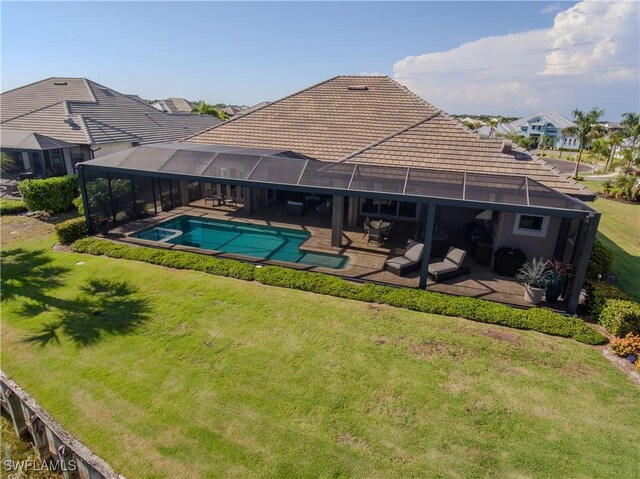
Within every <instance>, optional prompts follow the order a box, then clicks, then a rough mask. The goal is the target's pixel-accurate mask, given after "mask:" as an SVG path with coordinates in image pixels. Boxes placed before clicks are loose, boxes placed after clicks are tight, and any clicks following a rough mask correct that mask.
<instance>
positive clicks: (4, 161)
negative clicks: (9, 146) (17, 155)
mask: <svg viewBox="0 0 640 479" xmlns="http://www.w3.org/2000/svg"><path fill="white" fill-rule="evenodd" d="M12 165H13V158H12V157H11V155H10V154H9V153H5V152H4V151H3V152H2V154H1V155H0V173H2V174H4V173H6V172H7V171H9V170H10V169H11V166H12Z"/></svg>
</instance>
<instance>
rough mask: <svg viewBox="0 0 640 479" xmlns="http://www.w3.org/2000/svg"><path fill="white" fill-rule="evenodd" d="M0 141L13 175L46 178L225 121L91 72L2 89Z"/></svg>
mask: <svg viewBox="0 0 640 479" xmlns="http://www.w3.org/2000/svg"><path fill="white" fill-rule="evenodd" d="M0 110H1V115H0V133H1V135H0V139H1V141H0V146H1V148H2V152H3V153H6V154H9V155H10V156H12V157H13V160H14V161H13V166H12V169H11V171H10V172H9V175H7V176H11V175H14V176H17V177H18V178H19V179H22V178H46V177H50V176H62V175H66V174H72V173H74V172H75V165H76V163H79V162H81V161H86V160H89V159H91V158H96V157H100V156H103V155H106V154H109V153H114V152H117V151H120V150H124V149H127V148H131V147H132V146H137V145H142V144H148V143H157V142H161V141H170V140H173V141H176V140H180V139H182V138H185V137H187V136H190V135H193V134H195V133H198V132H200V131H202V130H204V129H207V128H210V127H212V126H215V125H217V124H218V123H220V120H218V119H217V118H215V117H213V116H209V115H196V114H181V115H176V114H168V113H165V112H162V111H158V110H156V109H155V108H153V107H151V106H150V105H148V104H146V103H145V102H143V101H140V100H139V99H138V98H137V97H135V96H134V95H123V94H122V93H118V92H117V91H115V90H112V89H111V88H108V87H105V86H103V85H100V84H98V83H96V82H93V81H91V80H88V79H86V78H47V79H46V80H41V81H38V82H35V83H31V84H29V85H25V86H22V87H19V88H16V89H14V90H10V91H7V92H4V93H2V94H1V95H0Z"/></svg>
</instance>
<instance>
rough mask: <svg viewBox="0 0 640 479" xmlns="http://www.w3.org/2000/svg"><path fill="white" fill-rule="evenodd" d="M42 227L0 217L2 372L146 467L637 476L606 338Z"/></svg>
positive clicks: (224, 473)
mask: <svg viewBox="0 0 640 479" xmlns="http://www.w3.org/2000/svg"><path fill="white" fill-rule="evenodd" d="M33 221H34V220H26V219H10V218H3V219H2V222H3V240H4V241H5V244H4V245H3V256H4V257H3V274H2V292H3V303H2V353H1V354H2V356H1V359H2V368H3V369H4V370H5V372H7V373H8V374H9V375H11V376H12V377H13V378H14V379H15V380H16V381H18V382H19V383H20V384H21V385H23V386H24V387H25V388H26V389H27V390H28V391H30V392H31V393H32V394H33V395H34V396H35V398H36V400H38V401H39V402H40V404H41V405H42V406H44V407H45V408H46V409H48V410H49V412H50V413H52V414H53V415H54V417H56V418H57V419H58V420H59V421H60V422H61V423H62V424H63V425H64V426H65V427H67V428H68V430H70V431H71V432H72V433H73V434H75V435H76V436H77V437H78V438H79V439H80V440H82V441H83V442H84V443H86V444H87V445H88V446H89V447H90V448H92V449H93V450H94V451H95V452H96V453H97V454H99V455H100V456H102V457H103V458H104V459H106V460H107V461H108V462H109V463H110V464H111V465H112V466H113V467H114V468H115V469H116V470H117V471H118V472H121V473H123V474H124V475H126V476H127V477H129V478H138V477H171V478H173V477H184V478H191V477H193V478H200V477H251V478H254V477H258V478H261V477H264V478H272V477H273V478H276V477H296V478H298V477H309V478H312V477H313V478H316V477H354V478H362V477H367V478H376V477H379V478H392V477H402V478H405V477H465V478H467V477H553V478H558V477H634V476H635V474H636V472H637V471H638V469H639V468H640V458H639V455H638V450H637V432H638V430H640V415H639V414H638V411H639V410H640V394H639V391H638V388H637V387H636V386H634V385H633V384H632V383H631V381H629V379H628V378H627V377H626V376H625V375H624V374H622V373H621V372H620V371H618V370H617V369H615V368H614V367H613V366H611V365H610V364H609V363H608V362H607V361H606V360H605V359H604V358H603V356H602V355H601V354H600V353H599V352H598V351H597V350H596V349H594V348H590V347H588V346H585V345H583V344H580V343H577V342H574V341H571V340H567V339H562V338H555V337H550V336H545V335H542V334H539V333H534V332H524V331H516V330H511V329H507V328H501V327H496V326H490V325H486V324H480V323H473V322H471V321H465V320H458V319H455V318H445V317H440V316H435V315H428V314H421V313H416V312H410V311H404V310H399V309H394V308H391V307H384V306H376V305H370V304H364V303H358V302H354V301H346V300H341V299H337V298H331V297H325V296H319V295H314V294H311V293H304V292H298V291H291V290H285V289H279V288H272V287H267V286H263V285H259V284H253V283H248V282H243V281H237V280H232V279H225V278H218V277H213V276H209V275H206V274H203V273H197V272H189V271H175V270H169V269H166V268H162V267H158V266H152V265H148V264H143V263H136V262H130V261H125V260H114V259H108V258H102V257H92V256H82V255H78V254H74V253H65V252H53V251H51V245H52V243H53V237H52V236H51V235H50V234H49V232H48V231H47V229H46V227H43V226H39V225H37V224H34V223H33ZM11 231H15V234H13V235H9V233H10V232H11ZM5 234H6V235H7V236H5ZM16 248H20V249H18V250H16ZM78 261H83V262H85V264H83V265H76V263H77V262H78Z"/></svg>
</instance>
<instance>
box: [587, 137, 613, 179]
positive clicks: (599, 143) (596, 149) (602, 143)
mask: <svg viewBox="0 0 640 479" xmlns="http://www.w3.org/2000/svg"><path fill="white" fill-rule="evenodd" d="M591 153H595V154H596V159H595V162H594V164H593V171H594V172H595V171H596V169H597V168H598V163H599V162H600V157H601V156H605V157H606V156H607V155H609V142H608V141H607V140H606V139H605V138H596V139H595V140H593V141H592V142H591Z"/></svg>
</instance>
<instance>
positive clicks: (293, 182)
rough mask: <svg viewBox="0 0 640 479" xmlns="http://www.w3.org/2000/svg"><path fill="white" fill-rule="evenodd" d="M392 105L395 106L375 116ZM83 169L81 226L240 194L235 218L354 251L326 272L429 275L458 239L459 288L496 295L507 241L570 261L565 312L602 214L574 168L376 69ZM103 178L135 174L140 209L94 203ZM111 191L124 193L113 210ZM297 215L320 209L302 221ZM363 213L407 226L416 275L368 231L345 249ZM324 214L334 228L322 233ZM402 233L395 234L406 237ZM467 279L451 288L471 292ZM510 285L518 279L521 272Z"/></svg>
mask: <svg viewBox="0 0 640 479" xmlns="http://www.w3.org/2000/svg"><path fill="white" fill-rule="evenodd" d="M386 111H393V112H394V114H393V115H380V112H386ZM80 171H81V175H80V177H81V187H82V188H83V191H84V195H85V196H84V198H85V202H86V207H85V213H86V219H87V225H88V228H89V231H92V230H96V229H97V228H99V227H100V225H105V224H106V223H107V222H109V223H110V224H111V225H112V226H113V225H122V224H124V223H127V222H129V221H131V220H134V219H137V218H139V217H140V216H141V215H145V214H156V213H159V212H162V211H166V210H169V209H173V208H176V207H178V206H198V207H202V206H207V204H211V205H213V204H214V200H216V198H217V201H218V204H222V205H225V204H226V203H225V202H226V201H227V200H229V199H230V200H231V201H232V205H233V207H236V205H243V206H242V207H243V208H244V212H243V214H242V218H243V219H247V220H249V219H250V218H254V219H256V220H257V221H267V224H270V219H271V218H274V217H275V218H278V219H277V220H276V221H277V222H279V223H282V222H285V221H287V220H286V219H285V218H287V214H290V215H291V217H290V218H289V219H288V222H289V223H293V224H295V225H299V226H300V227H306V226H307V225H313V228H310V231H311V232H310V233H309V234H311V238H310V239H309V240H308V241H307V243H305V245H306V246H305V247H309V248H312V249H313V245H316V246H315V247H316V248H318V249H320V251H324V252H327V251H330V252H333V253H335V254H342V255H346V256H348V257H349V258H351V259H350V261H351V263H350V265H349V267H348V268H346V269H345V270H344V271H331V270H330V271H329V272H333V273H334V274H341V275H343V276H346V277H352V278H359V279H370V280H375V281H381V282H388V283H391V284H400V285H410V286H415V287H421V288H424V287H425V286H426V285H427V266H428V264H429V261H430V259H432V257H440V258H441V257H443V256H444V255H445V254H446V253H447V251H448V248H449V247H453V246H455V247H457V248H461V249H464V250H465V251H467V252H468V254H467V260H465V262H468V264H470V265H471V268H472V270H475V271H476V272H481V274H486V276H479V277H478V278H479V282H475V283H473V282H471V283H473V284H472V285H471V286H469V287H468V289H467V291H468V293H467V294H472V295H473V294H475V295H483V296H484V295H485V294H486V295H491V294H492V293H491V292H490V291H486V288H485V285H487V284H491V285H492V286H491V288H494V287H495V286H496V285H497V284H498V283H499V282H500V281H505V278H504V277H498V276H497V275H496V273H494V272H493V271H492V270H491V268H490V266H489V265H490V264H492V262H493V258H494V252H495V253H498V251H502V252H503V253H504V254H502V253H501V256H500V258H501V259H500V261H507V262H511V261H512V260H510V259H508V258H509V254H510V253H509V252H508V251H506V252H504V251H505V250H503V248H518V249H520V250H522V252H523V253H524V254H525V255H526V256H527V257H529V258H533V257H545V258H558V259H562V260H566V261H570V262H571V263H572V264H573V265H574V276H573V283H572V284H571V285H570V287H569V290H568V292H567V293H566V296H565V298H566V300H567V304H568V309H569V310H570V311H572V312H573V311H575V308H576V306H577V301H578V298H579V294H580V289H581V287H582V284H583V281H584V275H585V272H586V267H587V262H588V259H589V255H590V251H591V248H592V244H593V241H594V238H595V232H596V230H597V226H598V221H599V213H598V212H596V211H595V210H593V209H592V208H591V207H589V206H588V205H586V204H585V203H583V202H582V201H580V200H579V199H578V198H582V199H586V200H592V199H593V198H594V194H593V193H592V192H590V191H588V190H587V189H585V188H584V187H583V186H581V185H580V184H578V183H577V182H575V181H573V180H572V179H571V178H570V177H569V176H568V175H565V174H562V173H561V172H559V171H558V170H557V169H555V168H553V167H552V166H550V165H549V164H548V163H547V162H545V161H543V160H541V159H539V158H536V157H535V156H531V155H529V154H528V153H527V152H525V151H522V150H520V149H517V148H513V147H512V145H511V141H510V140H502V139H496V138H486V139H483V138H479V137H478V135H477V134H476V133H474V132H472V131H471V130H469V129H468V128H466V127H465V126H463V125H462V124H461V123H460V122H459V121H457V120H455V119H454V118H452V117H451V116H450V115H448V114H447V113H445V112H443V111H442V110H439V109H437V108H436V107H434V106H433V105H431V104H430V103H428V102H426V101H424V100H423V99H421V98H420V97H419V96H417V95H416V94H414V93H412V92H411V91H409V90H408V89H407V88H406V87H404V86H402V85H400V84H398V83H397V82H395V81H394V80H393V79H391V78H389V77H382V76H371V77H365V76H355V77H351V76H346V77H336V78H332V79H329V80H327V81H324V82H322V83H319V84H317V85H314V86H312V87H309V88H307V89H305V90H302V91H300V92H298V93H294V94H292V95H289V96H287V97H285V98H282V99H280V100H278V101H275V102H273V103H271V104H269V105H267V106H264V107H262V108H259V109H255V110H253V111H252V112H250V113H247V114H245V115H238V116H236V117H234V118H232V119H231V120H229V121H227V122H224V123H221V124H219V125H216V126H214V127H212V128H210V129H208V130H205V131H203V132H200V133H198V134H195V135H193V136H191V137H189V138H186V139H184V140H182V141H181V142H174V143H164V144H158V145H146V146H145V145H143V146H139V147H136V148H132V149H130V150H127V151H124V152H120V153H117V154H113V155H109V156H105V157H102V158H98V159H95V160H92V161H88V162H86V163H83V164H82V165H81V167H80ZM105 178H111V179H122V180H124V181H127V182H131V183H132V190H135V191H136V196H135V200H134V202H135V201H138V202H141V203H142V205H143V209H144V211H140V210H139V209H138V208H135V209H134V208H129V207H128V206H127V205H128V204H130V203H129V202H131V198H130V197H129V196H127V195H128V193H126V194H124V195H125V196H118V195H116V197H114V198H113V201H112V202H111V203H108V204H107V208H103V207H101V206H100V204H98V203H99V202H97V201H94V200H93V199H92V197H91V196H90V195H91V194H94V193H92V192H95V191H96V190H100V188H104V185H105V184H106V181H104V179H105ZM127 191H128V189H127ZM110 194H111V195H112V196H113V195H114V194H113V192H111V193H110ZM109 204H117V205H119V206H118V208H117V209H116V210H113V209H110V208H108V206H109ZM317 205H320V206H317ZM305 210H307V211H308V213H305ZM127 211H129V213H128V212H127ZM278 212H280V213H278ZM323 212H324V213H323ZM183 214H184V213H183ZM187 214H188V213H187ZM202 214H203V215H204V214H206V212H203V213H202ZM221 214H225V213H224V212H223V213H221ZM305 214H309V215H315V216H313V219H311V220H309V221H310V222H305V218H301V217H300V216H301V215H302V216H304V215H305ZM323 214H324V215H330V218H329V217H328V216H327V217H326V218H325V219H323ZM278 215H280V216H278ZM160 217H162V215H160ZM224 219H225V220H228V219H229V218H228V217H224ZM367 219H371V220H374V219H375V220H384V221H387V222H388V224H390V222H393V223H394V224H396V225H398V226H397V228H398V230H397V231H396V232H395V233H394V234H396V235H401V234H402V232H403V231H404V232H407V231H408V232H409V238H412V239H413V238H417V239H419V240H420V241H423V242H424V255H423V256H422V259H421V260H419V261H421V263H420V265H419V269H420V273H419V274H416V275H414V276H413V277H410V278H401V279H398V277H397V276H396V275H394V274H392V273H390V272H388V271H385V261H386V260H387V259H388V258H389V255H390V254H391V251H390V250H389V249H384V248H378V249H375V248H374V247H368V244H367V243H365V244H364V245H363V246H362V248H361V249H359V248H358V245H355V244H354V245H353V249H352V247H351V246H352V243H351V240H352V239H353V241H358V238H362V230H363V228H362V225H363V223H366V224H372V223H369V222H368V221H367ZM150 224H152V223H151V222H149V221H146V222H145V226H144V228H149V225H150ZM377 224H382V221H380V222H378V223H377ZM320 226H322V227H324V228H325V230H324V231H325V232H326V231H327V229H328V228H329V229H330V234H329V235H325V236H324V237H323V236H321V235H320V234H319V233H317V232H318V231H319V229H320ZM135 227H136V226H132V228H135ZM177 227H180V228H182V226H180V225H177V226H176V224H174V225H173V226H171V227H170V228H174V229H173V230H167V229H163V228H162V227H159V228H158V229H157V231H151V232H150V233H149V235H148V236H144V238H153V237H157V238H158V239H157V240H156V241H172V239H173V238H177V237H182V239H184V242H183V243H180V241H178V240H176V241H177V242H178V243H179V244H184V245H187V246H189V245H190V246H193V247H196V248H198V247H200V248H202V247H203V246H199V245H202V239H201V238H199V237H195V236H192V235H187V232H186V230H185V231H182V230H176V229H175V228H177ZM168 228H169V227H168ZM121 231H122V230H121ZM129 231H136V230H135V229H134V230H129ZM347 232H350V233H351V234H352V236H350V237H349V240H348V241H346V240H345V237H346V236H345V234H346V233H347ZM353 232H355V233H353ZM154 235H155V236H154ZM183 235H184V236H183ZM425 238H426V239H427V240H426V241H425V240H424V239H425ZM406 239H407V236H398V237H397V241H398V243H397V245H398V246H399V247H400V248H401V249H402V248H404V246H405V245H406ZM241 246H242V248H244V249H242V250H241V251H242V252H241V253H238V254H243V255H246V256H248V257H251V256H252V254H251V253H252V248H259V246H258V245H255V246H252V245H251V243H242V245H241ZM276 246H277V244H276ZM505 255H506V256H505ZM254 256H255V255H254ZM261 257H262V258H264V257H265V256H261ZM268 257H269V256H267V258H268ZM275 258H278V256H275ZM505 258H507V259H505ZM285 261H286V260H285ZM496 261H497V260H496ZM507 266H508V267H509V268H511V269H512V268H513V264H511V263H510V265H507ZM517 267H519V266H517ZM517 267H516V271H517ZM325 272H326V270H325ZM506 281H507V282H508V281H511V283H510V284H512V285H513V284H514V283H515V282H514V281H513V279H508V278H507V279H506ZM461 282H462V280H461ZM461 282H454V284H453V286H451V287H449V289H448V290H447V289H445V291H447V292H453V293H455V294H465V293H460V291H463V290H464V288H463V287H462V286H458V285H460V284H461ZM430 287H431V286H430ZM447 287H448V286H447ZM456 288H458V289H456ZM474 288H475V289H474ZM515 288H516V290H518V291H521V289H518V288H521V286H520V285H518V284H517V283H515ZM480 290H482V291H485V292H483V293H480Z"/></svg>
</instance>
